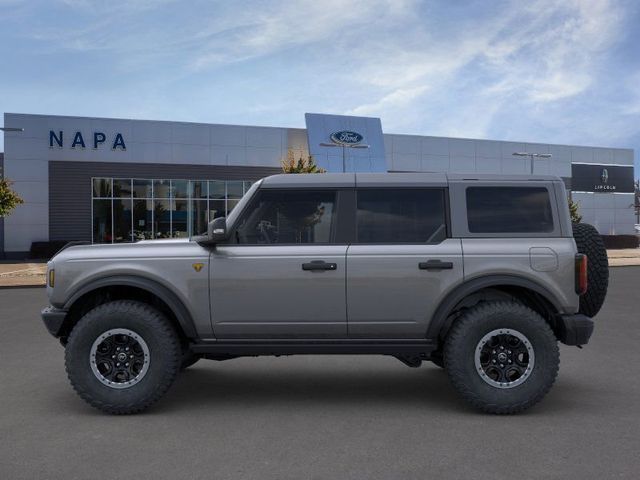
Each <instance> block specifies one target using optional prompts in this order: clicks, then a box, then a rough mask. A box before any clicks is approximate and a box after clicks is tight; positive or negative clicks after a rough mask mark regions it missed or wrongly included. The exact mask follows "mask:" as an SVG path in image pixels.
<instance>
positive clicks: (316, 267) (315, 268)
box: [302, 260, 338, 272]
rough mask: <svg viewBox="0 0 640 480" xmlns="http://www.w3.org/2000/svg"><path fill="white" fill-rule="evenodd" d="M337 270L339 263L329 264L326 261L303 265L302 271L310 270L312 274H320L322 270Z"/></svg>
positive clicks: (314, 261)
mask: <svg viewBox="0 0 640 480" xmlns="http://www.w3.org/2000/svg"><path fill="white" fill-rule="evenodd" d="M337 268H338V264H337V263H327V262H325V261H324V260H312V261H311V262H309V263H303V264H302V270H308V271H312V272H319V271H322V270H336V269H337Z"/></svg>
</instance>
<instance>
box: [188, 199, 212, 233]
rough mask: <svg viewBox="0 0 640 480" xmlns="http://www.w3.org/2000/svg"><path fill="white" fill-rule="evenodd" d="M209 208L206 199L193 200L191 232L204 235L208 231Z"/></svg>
mask: <svg viewBox="0 0 640 480" xmlns="http://www.w3.org/2000/svg"><path fill="white" fill-rule="evenodd" d="M208 217H209V215H208V210H207V201H206V200H191V234H192V235H202V234H204V233H206V232H207V223H208Z"/></svg>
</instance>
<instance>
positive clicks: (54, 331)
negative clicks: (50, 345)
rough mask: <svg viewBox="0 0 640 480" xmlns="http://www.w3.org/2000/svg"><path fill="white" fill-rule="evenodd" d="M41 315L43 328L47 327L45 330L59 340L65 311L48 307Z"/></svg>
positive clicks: (65, 315)
mask: <svg viewBox="0 0 640 480" xmlns="http://www.w3.org/2000/svg"><path fill="white" fill-rule="evenodd" d="M41 315H42V321H43V322H44V325H45V327H47V330H49V333H50V334H51V335H53V336H54V337H56V338H59V337H60V334H61V332H62V328H63V326H64V320H65V318H67V311H66V310H61V309H59V308H55V307H52V306H48V307H47V308H45V309H43V310H42V312H41Z"/></svg>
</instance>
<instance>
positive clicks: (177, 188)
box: [171, 180, 189, 198]
mask: <svg viewBox="0 0 640 480" xmlns="http://www.w3.org/2000/svg"><path fill="white" fill-rule="evenodd" d="M188 184H189V182H188V181H187V180H171V186H172V191H173V198H189V192H188Z"/></svg>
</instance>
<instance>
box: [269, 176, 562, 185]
mask: <svg viewBox="0 0 640 480" xmlns="http://www.w3.org/2000/svg"><path fill="white" fill-rule="evenodd" d="M559 180H560V179H559V177H555V176H553V175H491V174H474V173H470V174H462V173H424V172H416V173H410V172H394V173H322V174H318V173H300V174H280V175H272V176H270V177H266V178H265V179H263V181H262V184H261V188H292V187H302V186H304V187H312V188H313V187H318V188H321V187H354V186H358V187H392V186H403V187H425V186H443V187H444V186H447V184H448V183H449V182H466V181H483V182H487V181H490V182H514V181H527V182H531V181H547V182H548V181H559Z"/></svg>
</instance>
